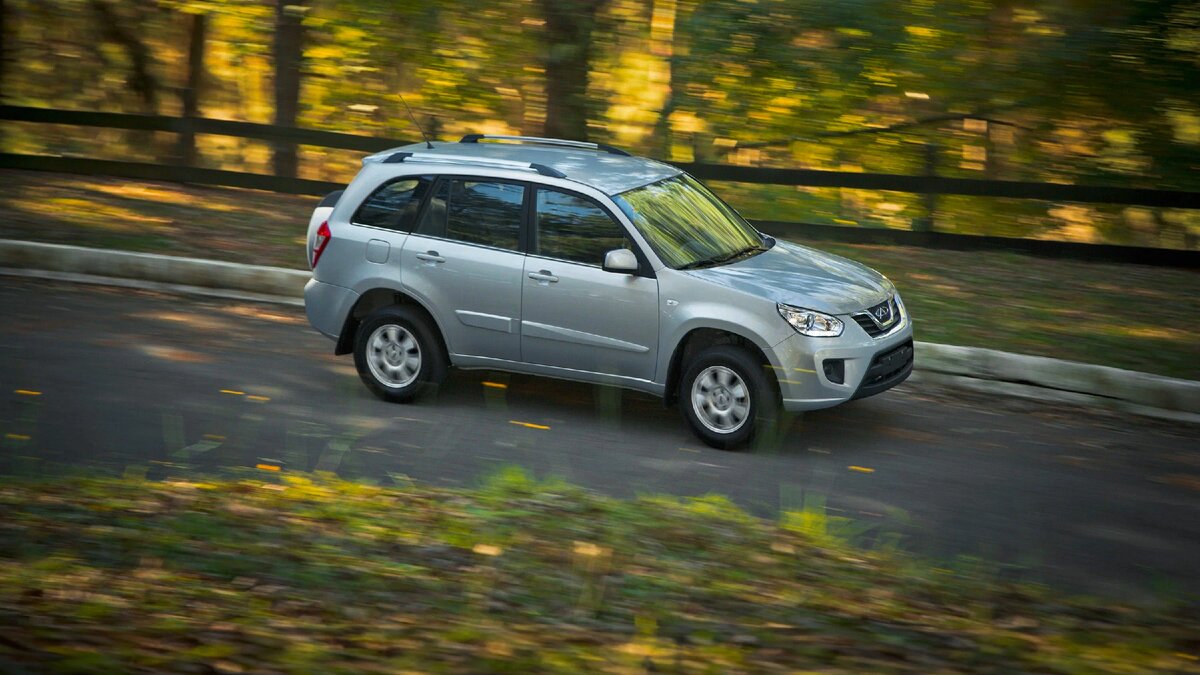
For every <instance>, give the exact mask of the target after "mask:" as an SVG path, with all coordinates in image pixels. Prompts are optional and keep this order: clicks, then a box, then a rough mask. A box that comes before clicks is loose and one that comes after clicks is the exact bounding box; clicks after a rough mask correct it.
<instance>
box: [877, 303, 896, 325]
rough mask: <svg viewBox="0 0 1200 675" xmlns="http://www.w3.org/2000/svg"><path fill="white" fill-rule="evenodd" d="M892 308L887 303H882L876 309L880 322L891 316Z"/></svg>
mask: <svg viewBox="0 0 1200 675" xmlns="http://www.w3.org/2000/svg"><path fill="white" fill-rule="evenodd" d="M891 314H892V312H891V309H890V308H889V307H888V306H887V305H880V306H879V307H877V308H876V309H875V318H876V319H879V321H880V322H883V321H887V320H888V319H889V318H890V317H891Z"/></svg>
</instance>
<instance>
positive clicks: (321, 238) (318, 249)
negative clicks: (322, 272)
mask: <svg viewBox="0 0 1200 675" xmlns="http://www.w3.org/2000/svg"><path fill="white" fill-rule="evenodd" d="M332 238H333V235H332V234H331V233H330V232H329V221H328V220H327V221H325V222H323V223H321V226H320V227H318V228H317V237H316V239H315V240H314V241H313V250H312V266H313V269H316V267H317V262H318V261H319V260H320V259H321V254H322V253H324V252H325V247H326V246H328V245H329V240H330V239H332Z"/></svg>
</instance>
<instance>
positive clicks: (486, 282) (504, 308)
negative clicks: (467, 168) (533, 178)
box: [401, 178, 526, 361]
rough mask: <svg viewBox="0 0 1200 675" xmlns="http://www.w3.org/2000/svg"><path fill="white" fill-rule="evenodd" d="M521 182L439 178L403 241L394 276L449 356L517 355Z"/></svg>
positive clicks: (510, 357)
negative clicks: (426, 312) (433, 324)
mask: <svg viewBox="0 0 1200 675" xmlns="http://www.w3.org/2000/svg"><path fill="white" fill-rule="evenodd" d="M525 191H526V187H525V185H524V184H522V183H516V182H511V181H503V180H498V179H493V178H440V179H439V180H438V182H437V184H436V185H435V186H434V192H433V194H432V195H431V197H430V199H429V200H428V203H427V204H426V205H425V210H424V212H423V213H422V215H421V219H420V223H418V225H417V227H416V228H415V229H414V230H413V232H412V234H411V235H409V237H408V239H407V240H406V241H405V242H404V252H403V254H402V263H401V267H402V270H403V272H402V274H401V281H402V283H403V285H404V286H405V288H407V289H408V290H409V292H411V293H413V294H414V295H416V296H417V297H419V298H422V299H423V300H425V302H426V303H427V306H428V307H429V308H430V309H431V311H433V312H435V313H437V315H438V316H437V319H438V323H439V324H441V326H442V329H443V331H444V334H445V338H446V346H447V348H448V349H449V350H450V353H451V354H455V355H463V356H481V357H487V358H494V359H506V360H510V361H519V360H520V358H521V336H520V320H521V279H522V271H523V269H524V260H525V256H524V255H523V254H522V253H521V252H520V250H519V249H520V232H521V220H522V213H523V212H524V210H525Z"/></svg>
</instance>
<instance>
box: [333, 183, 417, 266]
mask: <svg viewBox="0 0 1200 675" xmlns="http://www.w3.org/2000/svg"><path fill="white" fill-rule="evenodd" d="M432 185H433V178H431V177H429V176H405V177H401V178H395V179H392V180H389V181H387V182H385V183H383V184H382V185H380V186H379V187H378V188H376V189H375V191H374V192H372V193H371V194H370V195H369V196H368V197H367V198H366V199H364V200H363V203H362V204H361V205H360V206H359V207H358V209H356V210H355V212H354V214H353V215H352V216H351V217H350V222H351V224H353V225H355V226H356V227H355V229H354V231H353V234H352V235H351V236H352V237H354V238H357V239H359V240H361V242H362V249H361V251H362V255H363V256H364V257H365V259H366V262H367V263H369V264H370V265H372V266H375V265H377V266H378V267H377V268H374V267H373V268H372V270H371V272H370V273H369V274H367V275H366V276H369V277H375V278H384V279H389V280H393V281H397V282H398V281H399V280H400V258H401V255H400V252H401V251H402V250H403V248H404V241H405V239H407V238H408V233H409V231H410V230H411V229H412V227H413V225H414V224H415V222H416V220H417V213H418V211H419V210H420V206H421V203H422V201H423V200H424V199H425V193H426V192H427V191H428V190H429V188H430V187H431V186H432ZM361 262H362V261H361V260H359V259H354V260H351V261H350V264H352V265H358V264H361Z"/></svg>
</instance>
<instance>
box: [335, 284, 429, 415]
mask: <svg viewBox="0 0 1200 675" xmlns="http://www.w3.org/2000/svg"><path fill="white" fill-rule="evenodd" d="M354 366H355V367H356V368H357V369H358V376H359V377H360V378H362V381H363V383H365V384H366V385H367V388H368V389H370V390H371V391H372V392H374V394H375V395H376V396H378V397H379V398H382V399H384V400H385V401H392V402H394V403H408V402H410V401H412V400H413V399H415V398H416V397H417V396H419V395H421V394H422V393H424V392H425V391H427V390H429V389H430V388H432V387H433V386H434V385H436V384H438V383H440V382H441V381H442V379H443V378H444V377H445V373H446V362H445V358H444V357H443V356H442V350H441V345H440V343H438V341H437V338H436V337H435V334H434V332H433V329H432V328H431V327H430V326H429V323H428V320H427V319H426V318H425V317H424V316H422V315H421V313H420V312H417V311H414V310H412V309H410V308H408V307H403V306H401V307H384V308H382V309H379V310H376V311H375V312H374V313H373V314H371V315H370V316H369V317H367V319H366V320H365V321H363V322H362V324H360V325H359V327H358V332H357V334H356V335H355V341H354Z"/></svg>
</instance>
